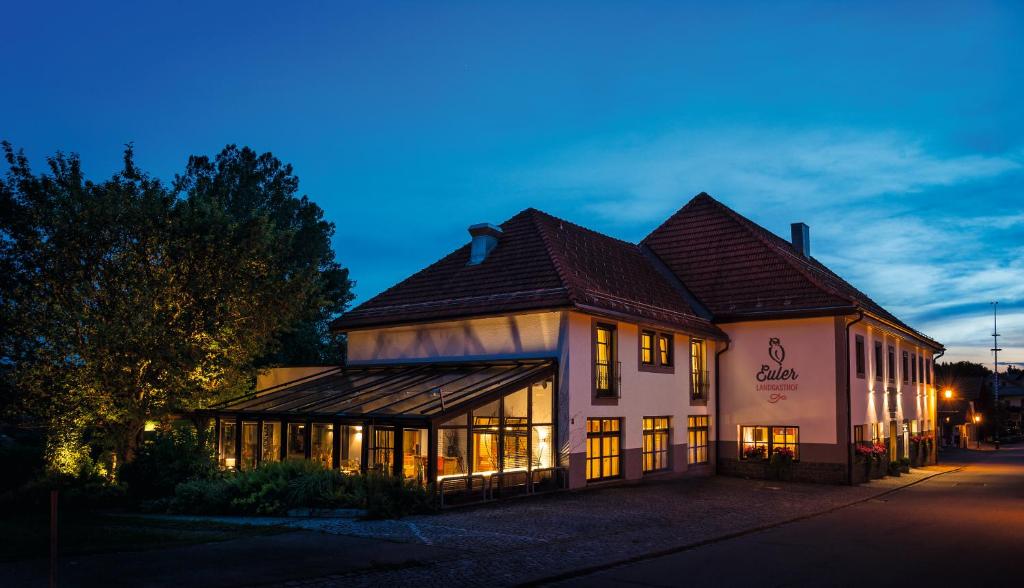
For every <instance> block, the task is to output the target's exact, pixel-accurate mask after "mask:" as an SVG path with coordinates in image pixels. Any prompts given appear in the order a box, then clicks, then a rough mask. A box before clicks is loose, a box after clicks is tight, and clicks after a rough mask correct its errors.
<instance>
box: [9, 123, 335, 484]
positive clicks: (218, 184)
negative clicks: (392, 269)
mask: <svg viewBox="0 0 1024 588" xmlns="http://www.w3.org/2000/svg"><path fill="white" fill-rule="evenodd" d="M4 152H5V156H6V159H7V162H8V164H9V167H10V169H9V171H8V173H7V176H6V178H5V179H4V180H3V181H0V211H2V212H3V220H0V269H2V270H3V271H4V273H5V275H4V277H3V278H0V286H2V288H3V290H2V292H3V294H2V297H0V321H2V323H0V324H2V325H3V326H4V327H5V334H4V335H3V337H2V338H0V344H2V345H3V349H2V358H3V359H2V365H3V366H4V367H5V368H6V369H5V370H4V373H5V375H6V376H7V381H6V383H7V389H8V390H13V393H9V394H8V396H9V397H10V398H9V400H10V402H11V406H12V407H13V408H14V411H15V412H16V413H17V415H18V416H19V417H22V418H25V417H30V418H32V419H34V420H36V421H37V422H40V423H43V424H44V426H45V427H46V430H47V462H48V466H49V467H50V468H51V469H52V470H56V471H62V472H67V473H73V470H74V469H75V468H76V467H78V465H77V464H80V463H81V462H82V461H83V460H85V458H86V456H87V454H88V452H89V450H90V448H91V449H92V450H96V449H98V448H99V449H109V450H112V451H113V452H114V453H115V454H116V455H117V456H118V458H119V459H120V460H121V461H122V462H124V461H129V460H131V459H132V457H133V455H134V453H135V449H136V447H137V446H138V443H139V441H140V439H141V433H142V430H143V427H144V424H145V421H146V420H150V419H161V418H164V417H166V416H167V415H170V414H173V413H178V412H182V411H188V410H191V409H194V408H198V407H201V406H205V405H207V404H208V403H210V402H212V401H214V400H216V399H218V398H221V397H223V396H225V395H227V394H232V393H235V392H237V391H239V390H241V389H244V388H246V387H247V386H248V385H249V384H250V382H251V381H252V378H253V376H254V373H255V370H256V369H257V368H258V366H260V365H262V364H265V363H266V361H267V358H268V357H273V354H274V353H275V352H278V350H279V349H280V343H281V341H282V340H284V339H285V338H288V337H294V336H295V334H296V333H301V332H302V331H303V330H304V329H310V328H313V329H319V328H321V324H322V323H324V322H325V321H326V320H329V319H330V318H331V317H332V316H333V315H334V314H336V313H337V312H340V311H341V310H342V309H343V308H344V307H345V305H346V304H347V303H348V302H349V300H350V299H351V294H350V287H351V282H350V281H349V279H348V274H347V270H345V269H343V268H341V267H340V266H339V265H338V264H337V263H336V262H335V260H334V253H333V251H332V249H331V247H330V238H331V236H332V234H333V230H334V228H333V225H331V224H330V223H328V222H326V221H324V220H323V213H322V211H321V210H320V208H319V207H318V206H316V205H315V204H313V203H312V202H310V201H309V199H308V198H306V197H304V196H303V197H301V198H300V197H296V195H295V194H296V192H297V189H298V179H297V178H295V176H294V175H293V174H292V170H291V167H290V166H287V165H283V164H281V162H280V161H278V160H277V159H276V158H274V157H273V156H272V155H270V154H263V155H257V154H256V153H255V152H253V151H252V150H250V149H238V148H236V147H234V146H229V147H227V148H225V149H224V150H223V151H222V152H221V153H220V154H219V155H218V156H217V157H216V158H215V159H214V160H212V161H211V160H209V159H208V158H205V157H192V158H190V159H189V163H188V166H187V167H186V170H185V173H184V174H183V175H181V176H179V177H177V178H176V179H175V181H174V184H173V186H172V187H167V186H165V185H164V184H162V183H161V182H160V181H159V180H156V179H153V178H150V177H149V176H147V175H146V174H145V173H143V172H142V171H140V170H139V169H138V168H137V167H136V166H135V163H134V158H133V152H132V149H131V147H130V146H129V147H128V148H127V149H126V150H125V157H124V166H123V169H122V170H121V171H120V172H119V173H117V174H116V175H114V176H113V177H112V178H110V179H108V180H106V181H104V182H100V183H93V182H91V181H88V180H86V179H85V177H84V174H83V172H82V169H81V163H80V160H79V158H78V157H77V156H75V155H71V156H65V155H63V154H59V153H58V154H57V155H56V156H54V157H52V158H50V159H49V160H48V163H49V173H48V174H40V175H36V174H34V173H33V172H32V171H31V169H30V168H29V165H28V162H27V160H26V158H25V157H24V155H23V154H21V153H20V152H19V153H15V152H14V150H13V149H12V148H11V147H10V145H9V144H6V143H5V144H4ZM315 332H321V331H315ZM318 343H319V345H320V346H319V347H317V348H316V349H317V351H318V352H320V353H325V352H324V351H323V348H324V347H325V346H326V345H328V344H329V342H328V341H327V340H326V339H325V338H323V337H321V338H320V339H319V340H318Z"/></svg>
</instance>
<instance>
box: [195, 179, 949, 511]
mask: <svg viewBox="0 0 1024 588" xmlns="http://www.w3.org/2000/svg"><path fill="white" fill-rule="evenodd" d="M792 229H793V230H792V240H791V241H786V240H784V239H781V238H779V237H777V236H776V235H774V234H772V233H771V232H769V231H767V230H765V229H764V228H762V227H760V226H758V225H756V224H755V223H753V222H751V221H750V220H748V219H746V218H744V217H743V216H741V215H740V214H738V213H737V212H735V211H733V210H731V209H729V208H728V207H726V206H725V205H723V204H722V203H720V202H718V201H716V200H715V199H713V198H711V197H710V196H708V195H707V194H700V195H698V196H696V197H694V198H693V199H692V200H691V201H690V202H689V203H687V204H686V205H685V206H684V207H683V208H681V209H680V210H679V211H678V212H676V213H675V214H674V215H673V216H672V217H670V218H669V219H668V220H666V221H665V222H664V223H663V224H662V225H661V226H659V227H658V228H657V229H655V230H654V231H653V232H652V233H651V234H650V235H648V236H647V237H646V238H645V239H644V240H643V241H641V242H640V243H638V244H634V243H628V242H625V241H620V240H617V239H613V238H611V237H608V236H605V235H602V234H600V233H597V232H595V231H591V230H589V229H586V228H584V227H581V226H578V225H575V224H572V223H570V222H568V221H564V220H561V219H558V218H555V217H553V216H550V215H548V214H545V213H543V212H541V211H538V210H535V209H527V210H524V211H522V212H520V213H519V214H517V215H515V216H514V217H512V218H510V219H508V220H507V221H505V222H504V223H502V224H501V225H500V226H495V225H490V224H480V225H474V226H472V227H470V229H469V232H470V235H471V238H472V239H471V241H470V242H469V243H467V244H466V245H465V246H463V247H461V248H459V249H458V250H456V251H454V252H452V253H450V254H448V255H447V256H445V257H444V258H442V259H441V260H440V261H438V262H436V263H434V264H433V265H431V266H429V267H427V268H425V269H423V270H422V271H420V272H418V273H416V274H414V275H412V276H410V277H409V278H407V279H406V280H404V281H402V282H400V283H399V284H397V285H395V286H394V287H392V288H390V289H388V290H386V291H385V292H382V293H381V294H379V295H378V296H376V297H374V298H372V299H370V300H368V301H366V302H364V303H363V304H361V305H359V306H358V307H356V308H355V309H353V310H352V311H350V312H348V313H346V314H344V315H343V316H342V317H340V318H339V319H338V320H337V321H336V323H335V325H334V327H335V328H336V329H338V330H340V331H343V332H345V333H346V334H347V336H348V361H347V364H346V365H345V366H340V367H337V368H333V369H329V370H325V371H313V372H310V373H307V374H305V375H303V377H301V378H299V379H295V380H290V381H287V382H281V383H278V384H277V385H275V386H273V387H270V388H267V389H265V390H261V391H259V392H258V393H255V394H253V395H247V396H246V397H243V398H241V399H238V400H236V401H233V402H228V403H225V404H223V405H220V406H217V407H214V408H213V409H211V410H210V411H209V414H211V415H214V416H216V417H217V423H218V424H217V427H218V433H217V435H218V439H219V440H220V447H219V455H220V456H221V459H222V463H223V464H224V465H225V466H233V465H235V464H236V463H237V464H238V465H239V466H241V467H248V466H251V465H253V464H254V463H257V462H258V461H260V460H265V459H285V458H288V457H296V458H301V457H305V458H311V459H320V460H323V461H324V462H325V463H328V464H331V465H333V466H334V467H339V468H342V469H346V470H349V471H356V470H367V469H381V470H386V471H389V472H394V473H396V474H400V475H403V476H405V477H407V478H410V479H417V480H420V481H437V482H438V486H439V488H440V489H441V492H442V495H446V494H448V493H449V492H452V493H457V492H469V493H477V492H479V493H481V494H482V495H500V494H505V493H511V492H519V491H530V490H532V489H534V488H538V487H542V486H543V485H545V484H550V485H555V486H561V485H567V486H568V487H570V488H581V487H585V486H587V485H592V484H599V483H604V482H607V481H613V480H639V479H641V478H645V477H649V476H671V475H684V474H685V475H706V474H711V473H714V472H716V471H718V472H721V473H726V474H736V475H754V476H756V475H764V473H765V471H766V470H765V466H764V462H763V461H761V460H759V459H758V458H759V457H768V456H771V455H773V454H775V453H780V452H781V453H787V454H789V455H791V456H792V458H793V462H792V465H791V466H790V467H791V473H792V476H793V477H794V478H795V479H803V480H814V481H823V482H840V483H841V482H847V481H850V480H851V479H852V473H851V472H852V467H853V460H854V451H853V446H854V444H855V443H856V442H870V441H871V440H876V441H883V440H884V441H885V442H887V443H889V445H890V452H891V454H892V455H891V456H892V457H893V458H895V457H897V456H900V455H906V454H907V452H908V447H909V443H910V439H911V437H912V436H915V435H923V434H929V435H930V434H931V431H932V429H933V428H934V426H935V421H936V416H935V390H934V386H933V384H932V362H933V360H934V357H935V355H936V354H937V353H940V352H941V351H942V346H941V345H940V344H939V343H937V342H936V341H934V340H932V339H930V338H928V337H926V336H924V335H922V334H921V333H919V332H917V331H915V330H914V329H912V328H911V327H909V326H908V325H906V324H905V323H903V322H902V321H900V320H899V319H898V318H897V317H895V316H893V315H892V314H891V313H889V312H887V311H886V310H885V309H883V308H882V307H881V306H879V305H878V304H876V303H875V302H873V301H872V300H871V299H870V298H868V297H867V296H866V295H864V294H863V293H861V292H860V291H858V290H857V289H856V288H854V287H853V286H852V285H850V284H849V283H847V282H846V281H844V280H843V279H842V278H840V277H839V276H837V275H836V274H835V273H833V272H831V271H830V270H829V269H828V268H826V267H825V266H824V265H822V264H821V263H820V262H818V261H817V260H815V259H814V258H813V257H812V256H811V255H810V235H809V229H808V227H807V226H806V225H803V224H802V223H796V224H794V225H793V227H792ZM286 379H287V378H286ZM930 459H934V453H933V454H932V455H931V457H930ZM229 460H230V461H229Z"/></svg>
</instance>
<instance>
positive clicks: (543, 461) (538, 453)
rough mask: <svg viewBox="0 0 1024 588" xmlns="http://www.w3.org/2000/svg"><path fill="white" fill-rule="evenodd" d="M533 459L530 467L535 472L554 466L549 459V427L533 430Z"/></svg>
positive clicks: (550, 458)
mask: <svg viewBox="0 0 1024 588" xmlns="http://www.w3.org/2000/svg"><path fill="white" fill-rule="evenodd" d="M531 443H532V445H533V458H532V459H531V462H530V467H531V468H533V469H535V470H537V469H543V468H550V467H552V466H553V465H554V462H553V460H552V457H551V425H544V426H540V427H534V428H533V438H532V439H531Z"/></svg>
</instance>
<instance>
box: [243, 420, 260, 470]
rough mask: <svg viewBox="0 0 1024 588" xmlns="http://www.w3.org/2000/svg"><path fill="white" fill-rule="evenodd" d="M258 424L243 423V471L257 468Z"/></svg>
mask: <svg viewBox="0 0 1024 588" xmlns="http://www.w3.org/2000/svg"><path fill="white" fill-rule="evenodd" d="M257 439H258V436H257V434H256V423H242V463H241V466H242V469H243V470H251V469H252V468H254V467H256V441H257Z"/></svg>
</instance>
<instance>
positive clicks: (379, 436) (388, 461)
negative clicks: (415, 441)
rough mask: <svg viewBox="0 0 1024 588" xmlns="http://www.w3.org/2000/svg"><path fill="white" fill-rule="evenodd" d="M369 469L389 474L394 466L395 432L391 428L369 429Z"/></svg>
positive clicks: (373, 427) (375, 427)
mask: <svg viewBox="0 0 1024 588" xmlns="http://www.w3.org/2000/svg"><path fill="white" fill-rule="evenodd" d="M369 453H370V463H369V464H368V465H369V469H373V470H377V471H378V472H382V473H385V474H391V473H392V472H393V471H394V466H395V430H394V429H393V428H391V427H379V426H376V425H374V426H372V427H370V447H369Z"/></svg>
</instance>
